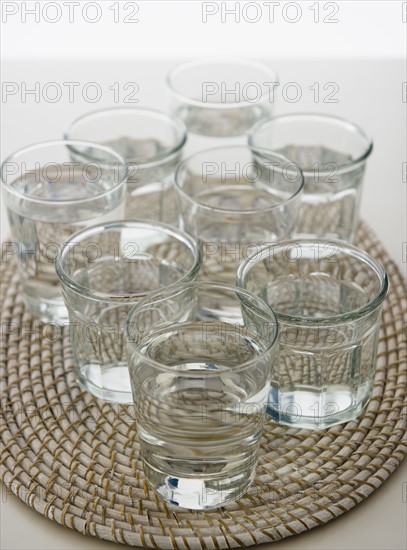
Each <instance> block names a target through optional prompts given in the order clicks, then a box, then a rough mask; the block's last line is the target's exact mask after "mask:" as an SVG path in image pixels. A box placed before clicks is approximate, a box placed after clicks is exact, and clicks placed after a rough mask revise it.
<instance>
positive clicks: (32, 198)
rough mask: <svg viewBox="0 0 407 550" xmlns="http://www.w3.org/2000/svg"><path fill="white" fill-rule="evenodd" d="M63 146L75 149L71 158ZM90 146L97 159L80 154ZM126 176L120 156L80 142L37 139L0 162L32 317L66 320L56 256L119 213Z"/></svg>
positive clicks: (121, 207)
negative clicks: (78, 233)
mask: <svg viewBox="0 0 407 550" xmlns="http://www.w3.org/2000/svg"><path fill="white" fill-rule="evenodd" d="M68 147H74V148H75V149H76V150H77V156H76V160H75V162H74V161H72V160H70V157H69V149H68ZM89 147H92V148H93V150H94V151H95V154H96V153H97V156H98V157H99V158H98V160H93V161H90V160H88V159H87V158H86V157H84V156H83V154H82V153H83V151H84V150H85V149H87V148H89ZM101 159H103V160H101ZM126 176H127V170H126V167H125V163H124V160H123V159H122V157H121V156H120V155H118V154H117V153H115V152H114V151H113V150H112V149H109V148H107V147H103V146H100V145H97V144H95V143H89V142H82V141H66V140H60V141H48V142H44V143H38V144H35V145H31V146H29V147H25V148H24V149H21V150H20V151H17V152H16V153H14V154H13V155H11V156H10V157H8V158H7V159H6V160H5V161H4V163H3V165H2V168H1V177H2V182H3V196H4V200H5V204H6V206H7V212H8V217H9V221H10V228H11V234H12V238H13V243H12V246H13V251H14V252H15V255H16V257H17V259H18V267H19V274H20V282H21V284H22V287H23V295H24V301H25V304H26V306H27V308H28V309H29V310H30V312H31V314H32V315H33V316H34V317H39V318H40V319H41V320H42V321H45V322H47V321H64V320H67V318H68V313H67V310H66V307H65V305H64V301H63V298H62V293H61V289H60V286H59V283H58V277H57V275H56V273H55V259H56V258H57V257H58V255H59V253H60V249H61V246H62V244H63V243H64V242H65V241H67V240H68V239H69V238H70V236H71V235H72V233H75V232H76V231H78V230H79V229H81V228H83V227H87V226H89V225H91V224H92V223H95V222H98V221H99V222H106V221H108V220H111V219H115V218H120V217H121V216H122V215H123V200H124V197H125V193H126Z"/></svg>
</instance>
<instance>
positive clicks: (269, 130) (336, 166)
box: [249, 114, 373, 242]
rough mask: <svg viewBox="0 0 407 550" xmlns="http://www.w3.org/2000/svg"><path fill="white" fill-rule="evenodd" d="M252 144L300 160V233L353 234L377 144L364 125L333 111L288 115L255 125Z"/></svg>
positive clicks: (341, 236) (322, 235)
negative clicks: (302, 177) (334, 115)
mask: <svg viewBox="0 0 407 550" xmlns="http://www.w3.org/2000/svg"><path fill="white" fill-rule="evenodd" d="M249 146H250V147H252V148H254V149H257V148H258V147H261V148H267V149H271V150H272V151H275V152H276V153H279V154H281V155H284V156H286V157H287V158H289V159H290V160H292V161H295V162H297V163H298V164H299V165H300V166H301V168H302V171H303V174H304V180H305V183H304V193H303V195H302V199H301V207H300V211H299V215H298V222H297V229H296V234H297V236H298V237H305V238H306V237H310V238H311V237H316V238H326V239H340V240H343V241H349V242H351V241H352V240H353V239H354V236H355V230H356V225H357V221H358V216H359V208H360V199H361V194H362V183H363V177H364V173H365V167H366V162H367V159H368V158H369V155H370V153H371V152H372V148H373V143H372V140H371V139H370V138H369V137H368V136H367V135H366V134H365V132H364V131H363V130H362V129H361V128H359V127H358V126H356V125H355V124H352V123H351V122H347V121H346V120H342V119H340V118H336V117H332V116H326V115H317V114H295V115H284V116H280V117H275V118H273V120H270V121H267V122H265V123H264V124H262V123H259V124H258V125H256V126H255V127H254V128H252V130H251V132H250V135H249Z"/></svg>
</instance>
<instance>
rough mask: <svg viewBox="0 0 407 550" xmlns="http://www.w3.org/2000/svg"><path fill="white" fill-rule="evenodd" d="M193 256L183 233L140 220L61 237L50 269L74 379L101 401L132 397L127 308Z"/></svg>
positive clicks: (173, 279)
mask: <svg viewBox="0 0 407 550" xmlns="http://www.w3.org/2000/svg"><path fill="white" fill-rule="evenodd" d="M200 258H201V256H200V250H199V247H198V245H197V244H196V243H195V242H194V241H193V239H191V238H190V237H189V236H188V235H186V234H184V233H183V232H181V231H178V230H177V229H175V228H171V227H170V226H167V225H164V224H161V223H158V222H149V221H147V220H146V221H144V220H135V221H117V222H112V223H109V224H106V225H105V224H101V225H96V226H94V227H90V228H89V229H86V230H84V231H81V232H79V233H76V234H75V235H73V236H72V237H71V239H70V240H69V241H68V242H67V243H65V245H64V247H63V249H62V253H61V255H60V257H59V258H58V260H57V263H56V269H57V273H58V277H59V279H60V282H61V286H62V290H63V295H64V299H65V303H66V306H67V308H68V311H69V321H70V333H71V342H72V347H73V353H74V358H75V363H76V376H77V380H78V382H79V384H80V386H81V387H83V388H84V389H86V390H88V391H89V392H91V393H92V394H93V395H96V396H97V397H100V398H102V399H105V400H108V401H114V402H117V403H129V402H131V401H132V397H131V387H130V379H129V374H128V368H127V360H126V353H125V346H124V343H123V326H124V322H125V320H126V317H127V314H128V312H129V311H130V309H131V307H132V306H134V305H135V304H137V303H138V302H139V301H140V300H142V299H143V298H144V297H145V296H147V295H148V294H149V293H150V292H151V291H154V290H156V289H158V288H161V287H169V286H171V285H173V284H174V283H178V282H182V281H191V280H193V279H194V278H195V277H196V275H197V273H198V271H199V268H200Z"/></svg>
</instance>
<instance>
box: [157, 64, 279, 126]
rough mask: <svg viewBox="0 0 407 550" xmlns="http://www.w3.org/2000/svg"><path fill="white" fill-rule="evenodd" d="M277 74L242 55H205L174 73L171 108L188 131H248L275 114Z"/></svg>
mask: <svg viewBox="0 0 407 550" xmlns="http://www.w3.org/2000/svg"><path fill="white" fill-rule="evenodd" d="M277 84H278V77H277V75H276V73H275V72H274V71H273V69H271V68H270V67H268V66H267V65H263V64H262V63H257V62H254V61H249V60H242V59H218V60H216V59H201V60H197V61H192V62H188V63H183V64H181V65H178V66H177V67H175V68H174V69H172V70H171V71H170V73H169V74H168V77H167V86H168V88H169V91H170V95H171V101H172V111H173V112H174V113H176V115H177V116H178V117H179V118H181V120H183V121H184V122H185V124H186V126H187V128H188V131H189V132H191V133H194V134H199V135H204V136H212V137H233V136H241V135H244V134H246V133H247V132H248V130H250V128H251V127H252V126H253V125H254V124H255V123H256V122H258V121H259V120H263V119H267V118H269V117H270V115H271V111H272V108H273V101H274V90H275V87H276V86H277Z"/></svg>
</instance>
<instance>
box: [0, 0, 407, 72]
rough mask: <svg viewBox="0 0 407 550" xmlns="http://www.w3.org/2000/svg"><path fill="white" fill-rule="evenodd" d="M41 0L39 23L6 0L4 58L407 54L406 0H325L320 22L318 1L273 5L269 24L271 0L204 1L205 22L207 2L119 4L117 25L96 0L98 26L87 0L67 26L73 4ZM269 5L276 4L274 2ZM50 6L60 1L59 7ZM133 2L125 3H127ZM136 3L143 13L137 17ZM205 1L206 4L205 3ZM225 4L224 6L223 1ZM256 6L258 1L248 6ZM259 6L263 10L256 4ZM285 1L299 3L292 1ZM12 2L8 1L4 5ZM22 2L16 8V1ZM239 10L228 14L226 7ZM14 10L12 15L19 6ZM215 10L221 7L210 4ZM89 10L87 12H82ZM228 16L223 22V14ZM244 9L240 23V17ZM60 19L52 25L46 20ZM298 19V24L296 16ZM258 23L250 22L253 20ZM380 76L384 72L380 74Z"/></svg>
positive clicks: (104, 1) (104, 2)
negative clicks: (317, 19) (211, 11)
mask: <svg viewBox="0 0 407 550" xmlns="http://www.w3.org/2000/svg"><path fill="white" fill-rule="evenodd" d="M40 3H41V10H40V12H41V13H40V22H39V23H36V22H35V16H33V15H28V14H27V15H26V22H23V19H24V13H25V10H24V9H23V7H22V6H20V4H25V5H26V6H27V9H33V4H35V2H13V1H11V2H7V1H6V0H4V1H3V2H2V4H3V7H2V16H3V17H2V20H3V21H5V20H6V21H7V24H6V25H3V29H2V30H3V37H2V49H3V57H4V59H8V58H12V59H16V58H17V59H18V58H20V59H26V58H27V57H29V58H31V59H37V58H46V59H50V58H57V59H61V58H88V59H90V58H94V59H108V58H110V59H115V58H120V59H123V58H127V59H135V58H142V59H145V58H155V57H159V58H177V57H185V56H187V57H194V56H201V55H205V56H206V55H218V54H219V52H220V51H221V52H222V53H224V54H236V55H247V56H259V55H260V56H262V57H264V56H270V57H272V58H277V59H280V58H296V59H298V58H312V57H318V58H321V57H324V58H330V59H332V58H338V57H339V58H346V57H350V58H355V57H368V58H377V57H379V58H383V57H387V58H389V57H390V58H394V57H398V58H401V57H403V56H404V55H405V24H404V23H403V19H402V14H403V10H405V9H406V8H405V5H404V4H405V3H403V2H400V1H391V0H390V1H389V0H383V1H380V0H379V1H368V0H365V1H352V0H347V1H337V2H331V4H337V5H338V6H339V11H338V13H337V15H336V16H331V17H330V13H331V12H332V9H333V8H332V7H329V6H327V4H329V2H320V3H319V4H320V8H319V12H320V18H319V19H320V21H319V22H318V23H316V22H314V19H315V10H316V8H315V7H314V10H311V9H310V8H311V6H315V4H316V2H315V1H313V2H304V1H298V2H284V1H280V2H274V4H276V6H275V8H274V21H273V22H272V23H270V22H269V19H270V17H269V11H271V7H267V5H266V4H267V2H218V3H217V2H206V4H212V5H213V6H215V4H218V9H219V11H218V13H216V14H215V15H212V16H210V15H208V16H207V22H206V23H205V24H203V23H202V20H203V16H202V14H203V12H209V10H210V9H211V8H210V7H207V8H204V7H203V6H202V2H200V1H195V0H192V1H191V0H184V1H178V2H173V1H161V2H155V1H150V0H146V1H144V2H143V1H138V2H127V1H126V0H122V1H121V2H120V4H121V6H120V11H119V21H120V22H119V23H117V24H115V23H114V16H115V11H114V10H113V9H111V8H112V7H113V5H114V3H115V2H114V1H110V0H98V1H97V2H93V3H94V4H98V5H99V7H100V11H101V17H100V19H99V20H98V21H97V22H96V23H94V24H92V23H87V22H86V21H85V19H84V17H87V18H88V19H91V20H93V19H95V20H96V19H97V17H98V11H97V10H96V8H92V7H91V6H88V7H87V8H86V9H85V10H84V9H83V6H84V5H87V4H91V2H88V1H86V0H81V1H80V2H78V1H77V3H79V4H81V5H80V6H76V7H74V6H72V8H71V9H72V10H73V16H74V23H69V9H68V6H67V5H64V4H69V3H71V4H72V3H73V2H70V1H67V2H64V1H63V0H62V1H60V2H49V1H47V0H44V1H42V2H40ZM269 3H270V2H269ZM52 4H59V5H60V10H59V11H58V10H57V9H56V8H55V7H53V6H52ZM126 4H128V6H127V7H126V8H125V5H126ZM132 4H138V6H139V11H138V13H136V14H133V8H132V6H131V5H132ZM204 4H205V3H204ZM225 4H226V7H224V8H222V5H225ZM248 4H252V6H248ZM253 4H257V8H256V7H255V6H253ZM287 4H297V5H298V6H299V7H300V9H301V13H299V12H298V8H296V7H295V6H291V7H290V6H287ZM6 5H7V6H6ZM13 5H17V6H13ZM236 5H237V7H238V9H237V11H236V14H233V13H231V14H229V15H225V14H224V12H225V10H228V11H230V10H233V8H235V7H236ZM16 7H17V10H18V11H17V13H15V14H14V15H12V14H10V15H7V13H9V12H12V11H14V9H16ZM212 9H213V10H215V9H216V7H212ZM83 13H84V15H83ZM222 13H223V14H224V18H225V23H222V20H221V17H222ZM238 14H239V15H240V21H237V17H238ZM59 16H60V17H61V18H60V20H59V21H58V22H56V23H48V22H46V21H45V19H48V20H54V19H55V20H57V19H58V17H59ZM126 16H127V17H129V18H131V19H134V18H135V19H138V20H139V23H135V24H134V23H127V24H123V23H122V21H123V19H124V17H126ZM298 16H299V19H298V21H297V22H290V21H295V20H296V19H297V17H298ZM324 18H328V19H338V20H339V23H332V24H328V23H324V22H323V19H324ZM256 19H258V20H257V21H256V22H254V23H251V22H250V21H255V20H256ZM377 78H380V75H377Z"/></svg>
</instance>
